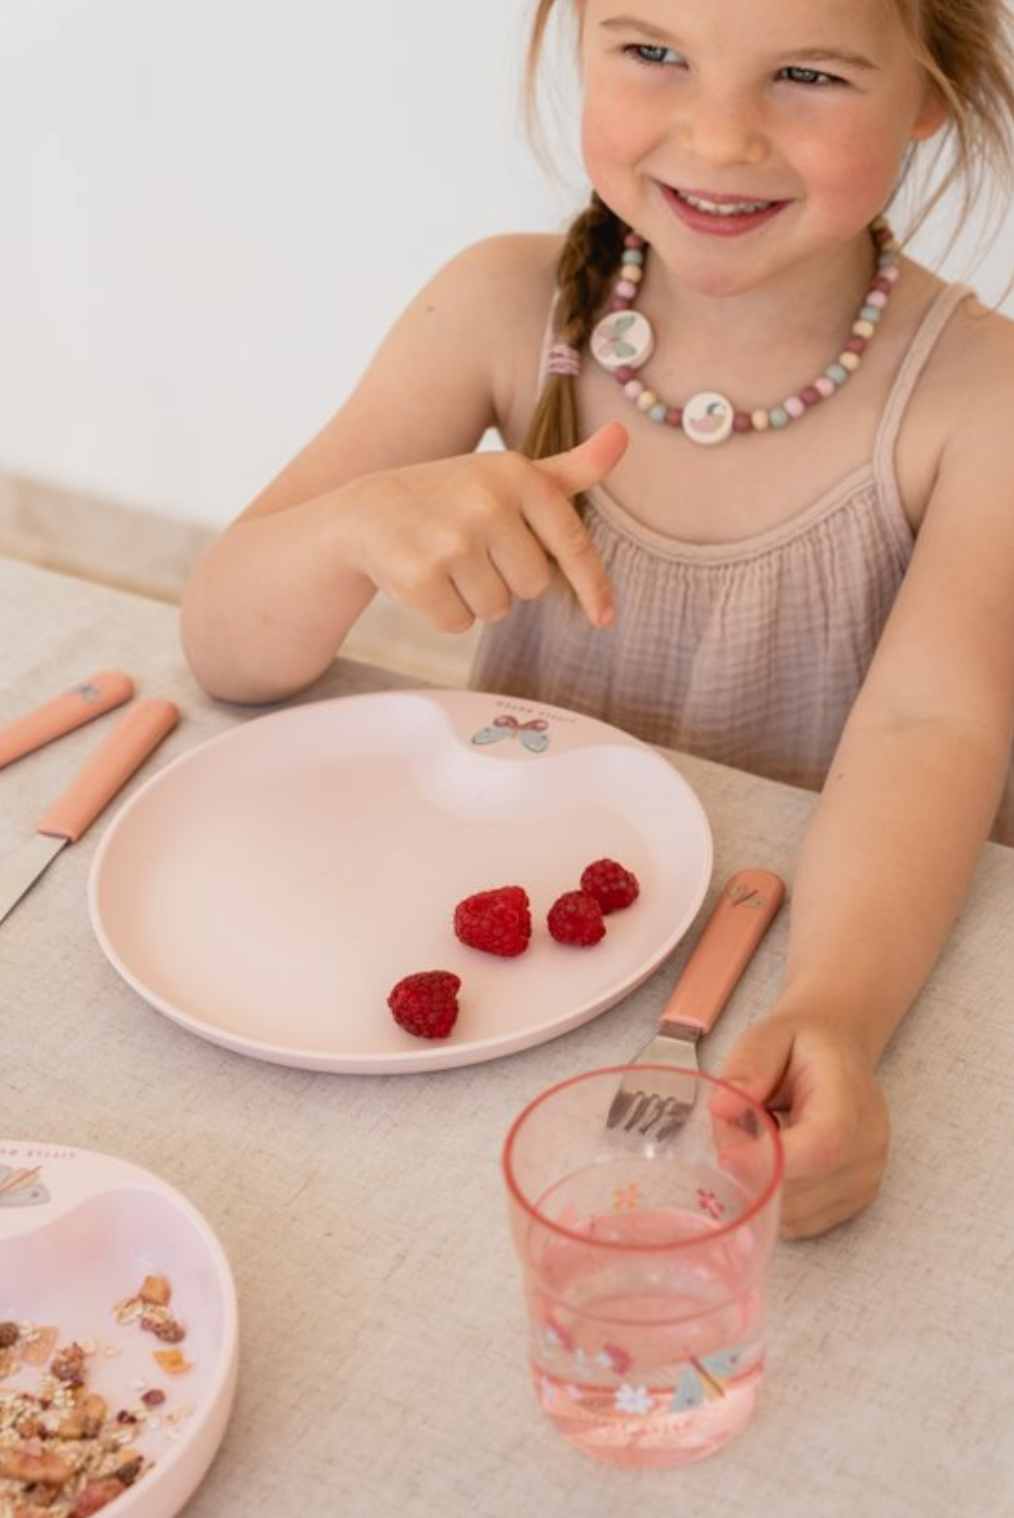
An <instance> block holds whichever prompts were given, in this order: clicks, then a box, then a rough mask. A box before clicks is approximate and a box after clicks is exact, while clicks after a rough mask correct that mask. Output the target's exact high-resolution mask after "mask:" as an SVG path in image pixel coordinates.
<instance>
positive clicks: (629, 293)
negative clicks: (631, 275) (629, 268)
mask: <svg viewBox="0 0 1014 1518" xmlns="http://www.w3.org/2000/svg"><path fill="white" fill-rule="evenodd" d="M613 289H614V293H615V294H616V295H619V296H622V298H623V299H624V300H633V299H634V297H635V296H636V294H637V286H636V285H635V284H634V282H633V280H630V279H618V280H617V281H616V284H615V286H614V287H613Z"/></svg>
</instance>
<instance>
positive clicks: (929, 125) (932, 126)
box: [910, 79, 949, 142]
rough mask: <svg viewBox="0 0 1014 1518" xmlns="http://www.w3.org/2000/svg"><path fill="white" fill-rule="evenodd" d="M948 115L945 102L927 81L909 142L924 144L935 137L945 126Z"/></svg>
mask: <svg viewBox="0 0 1014 1518" xmlns="http://www.w3.org/2000/svg"><path fill="white" fill-rule="evenodd" d="M948 115H949V112H948V110H947V102H946V101H945V100H944V97H943V96H942V95H941V93H940V91H939V90H938V89H937V87H936V85H935V84H934V83H933V81H932V79H927V81H926V89H925V94H924V95H923V100H922V105H921V106H920V107H919V112H918V114H917V116H916V118H915V121H914V122H913V123H912V131H911V133H910V137H911V140H912V141H913V142H925V141H926V139H927V138H928V137H935V136H936V134H937V132H939V131H940V130H941V128H943V127H945V126H946V125H947V119H948Z"/></svg>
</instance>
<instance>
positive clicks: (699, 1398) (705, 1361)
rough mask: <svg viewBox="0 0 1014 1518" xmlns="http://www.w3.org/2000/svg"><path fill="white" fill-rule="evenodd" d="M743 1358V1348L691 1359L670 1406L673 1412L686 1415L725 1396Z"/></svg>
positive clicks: (719, 1351) (724, 1350) (677, 1384)
mask: <svg viewBox="0 0 1014 1518" xmlns="http://www.w3.org/2000/svg"><path fill="white" fill-rule="evenodd" d="M742 1358H743V1351H742V1350H741V1349H736V1348H730V1349H720V1350H718V1351H717V1352H716V1353H715V1354H713V1355H701V1357H700V1358H699V1359H698V1358H696V1357H695V1356H694V1355H691V1357H690V1363H689V1365H687V1366H686V1367H685V1369H684V1370H683V1372H682V1374H681V1375H680V1378H679V1380H678V1381H677V1383H676V1389H675V1391H674V1392H673V1394H672V1401H671V1402H670V1403H669V1411H670V1412H671V1413H687V1412H690V1411H691V1410H692V1409H693V1408H695V1407H702V1406H703V1405H704V1403H705V1402H706V1401H707V1402H711V1401H714V1400H715V1399H716V1398H718V1397H724V1396H725V1384H726V1382H727V1381H729V1380H731V1378H732V1377H733V1375H735V1372H736V1367H737V1365H738V1364H739V1362H740V1360H741V1359H742Z"/></svg>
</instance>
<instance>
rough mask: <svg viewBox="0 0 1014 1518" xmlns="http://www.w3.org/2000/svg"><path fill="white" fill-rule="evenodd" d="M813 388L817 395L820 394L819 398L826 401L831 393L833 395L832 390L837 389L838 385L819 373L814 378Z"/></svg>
mask: <svg viewBox="0 0 1014 1518" xmlns="http://www.w3.org/2000/svg"><path fill="white" fill-rule="evenodd" d="M813 388H814V390H816V391H817V393H818V395H820V397H821V399H822V400H825V401H826V400H829V399H830V398H831V396H832V395H834V392H835V391H836V390H837V388H838V386H837V385H836V384H835V382H834V380H832V379H828V377H827V375H826V374H820V375H818V376H817V378H816V379H815V380H814V382H813Z"/></svg>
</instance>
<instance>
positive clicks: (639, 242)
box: [623, 232, 644, 248]
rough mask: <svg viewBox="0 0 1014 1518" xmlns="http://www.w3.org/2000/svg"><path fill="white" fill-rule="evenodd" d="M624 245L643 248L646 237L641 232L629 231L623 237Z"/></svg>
mask: <svg viewBox="0 0 1014 1518" xmlns="http://www.w3.org/2000/svg"><path fill="white" fill-rule="evenodd" d="M623 246H624V247H625V248H643V247H644V238H643V237H642V236H641V234H640V233H639V232H628V233H627V235H626V236H625V237H624V239H623Z"/></svg>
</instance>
